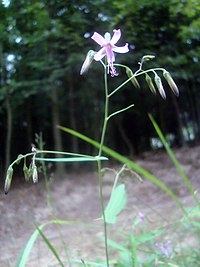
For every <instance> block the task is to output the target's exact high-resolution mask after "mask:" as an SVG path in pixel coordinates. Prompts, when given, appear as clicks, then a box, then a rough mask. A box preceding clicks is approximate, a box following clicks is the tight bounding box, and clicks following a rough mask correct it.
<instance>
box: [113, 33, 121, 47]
mask: <svg viewBox="0 0 200 267" xmlns="http://www.w3.org/2000/svg"><path fill="white" fill-rule="evenodd" d="M113 32H114V35H113V37H112V39H111V41H110V43H111V44H112V45H115V44H116V43H117V42H118V41H119V39H120V37H121V31H120V30H113Z"/></svg>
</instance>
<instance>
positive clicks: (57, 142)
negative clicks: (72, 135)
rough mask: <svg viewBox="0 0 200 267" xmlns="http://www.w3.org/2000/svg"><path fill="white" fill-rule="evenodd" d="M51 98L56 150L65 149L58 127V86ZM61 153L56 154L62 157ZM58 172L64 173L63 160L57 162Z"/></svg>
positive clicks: (52, 92)
mask: <svg viewBox="0 0 200 267" xmlns="http://www.w3.org/2000/svg"><path fill="white" fill-rule="evenodd" d="M51 100H52V127H53V139H54V148H55V150H56V151H63V145H62V137H61V132H60V130H59V129H58V128H57V125H60V112H59V103H58V94H57V90H56V88H52V90H51ZM60 156H61V155H56V157H58V158H59V157H60ZM56 172H57V174H58V175H61V176H62V175H63V173H64V164H63V163H62V162H58V163H56Z"/></svg>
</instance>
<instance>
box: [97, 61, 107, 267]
mask: <svg viewBox="0 0 200 267" xmlns="http://www.w3.org/2000/svg"><path fill="white" fill-rule="evenodd" d="M104 86H105V110H104V121H103V128H102V134H101V141H100V147H99V153H98V156H99V157H101V155H102V149H103V145H104V140H105V134H106V129H107V123H108V106H109V98H108V82H107V67H106V66H104ZM97 163H98V176H99V194H100V202H101V210H102V217H103V224H104V242H105V252H106V264H107V267H109V254H108V242H107V239H108V238H107V223H106V217H105V208H104V199H103V177H102V172H101V161H100V160H98V161H97Z"/></svg>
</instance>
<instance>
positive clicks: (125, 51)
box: [112, 43, 129, 53]
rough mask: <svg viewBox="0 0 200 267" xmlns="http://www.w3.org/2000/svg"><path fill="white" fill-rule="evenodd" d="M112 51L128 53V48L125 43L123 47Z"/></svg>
mask: <svg viewBox="0 0 200 267" xmlns="http://www.w3.org/2000/svg"><path fill="white" fill-rule="evenodd" d="M112 50H113V51H114V52H117V53H127V52H128V51H129V48H128V44H127V43H126V44H125V46H121V47H117V46H115V47H114V48H113V49H112Z"/></svg>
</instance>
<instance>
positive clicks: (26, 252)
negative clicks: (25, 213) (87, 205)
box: [15, 220, 77, 267]
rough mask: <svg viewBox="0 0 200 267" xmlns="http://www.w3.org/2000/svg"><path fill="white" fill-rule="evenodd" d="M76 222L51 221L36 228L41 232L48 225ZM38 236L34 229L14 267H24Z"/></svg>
mask: <svg viewBox="0 0 200 267" xmlns="http://www.w3.org/2000/svg"><path fill="white" fill-rule="evenodd" d="M74 223H77V222H73V221H64V220H52V221H50V222H47V223H44V224H42V225H40V226H38V228H39V229H40V230H42V228H44V227H45V226H47V225H49V224H61V225H62V224H74ZM38 235H39V231H38V229H36V230H35V231H34V232H33V234H32V235H31V237H30V238H29V240H28V242H27V243H26V245H25V247H24V249H23V251H22V253H21V255H20V256H19V258H18V260H17V263H16V265H15V267H25V266H26V264H27V261H28V257H29V255H30V253H31V250H32V248H33V245H34V243H35V241H36V239H37V237H38Z"/></svg>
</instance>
